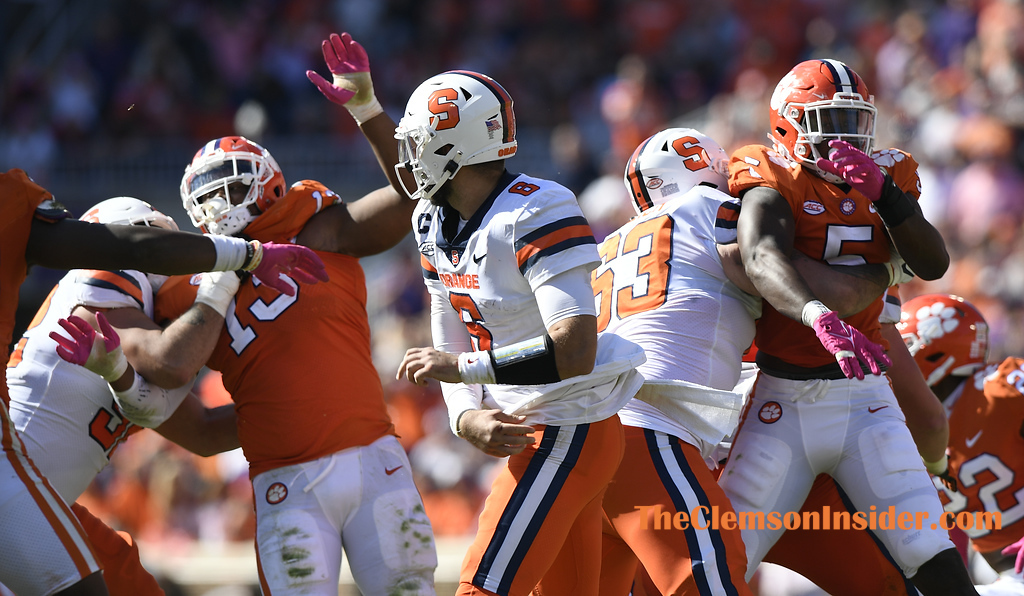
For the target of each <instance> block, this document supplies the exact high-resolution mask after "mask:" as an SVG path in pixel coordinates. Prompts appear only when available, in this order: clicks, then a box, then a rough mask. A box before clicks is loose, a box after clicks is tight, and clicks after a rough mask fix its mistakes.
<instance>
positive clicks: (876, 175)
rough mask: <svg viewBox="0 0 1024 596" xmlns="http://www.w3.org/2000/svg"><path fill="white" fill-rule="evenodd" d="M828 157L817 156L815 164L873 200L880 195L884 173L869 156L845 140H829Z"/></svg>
mask: <svg viewBox="0 0 1024 596" xmlns="http://www.w3.org/2000/svg"><path fill="white" fill-rule="evenodd" d="M828 146H829V147H831V148H832V151H829V153H828V155H829V158H828V159H825V158H824V157H819V158H818V161H817V162H815V164H816V165H817V166H818V167H819V168H821V169H822V170H825V171H826V172H829V173H832V174H835V175H836V176H839V177H840V178H842V179H843V180H845V181H846V183H847V184H849V185H850V186H852V187H853V188H855V189H856V190H857V191H858V192H860V194H862V195H864V196H865V197H867V198H869V199H871V202H872V203H873V202H875V201H877V200H878V199H880V198H881V197H882V183H883V182H884V181H885V175H884V174H882V170H881V168H879V167H878V164H876V163H875V160H873V159H871V156H870V155H868V154H866V153H864V152H863V151H861V150H860V149H858V148H856V147H854V146H853V145H851V144H849V143H847V142H846V141H839V140H836V141H829V142H828Z"/></svg>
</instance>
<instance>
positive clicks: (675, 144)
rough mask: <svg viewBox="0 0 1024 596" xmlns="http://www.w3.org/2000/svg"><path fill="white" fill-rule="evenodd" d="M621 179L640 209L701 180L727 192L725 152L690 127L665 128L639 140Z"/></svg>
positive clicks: (657, 202) (644, 208) (665, 199)
mask: <svg viewBox="0 0 1024 596" xmlns="http://www.w3.org/2000/svg"><path fill="white" fill-rule="evenodd" d="M622 181H623V182H624V183H625V184H626V192H628V193H629V196H630V197H631V198H632V199H633V208H634V209H636V212H637V213H643V212H644V211H646V210H648V209H650V208H651V207H653V206H655V205H660V204H662V203H664V202H666V201H668V200H670V199H673V198H675V197H677V196H679V195H681V194H683V193H685V192H686V191H688V190H690V189H691V188H693V187H694V186H697V185H699V184H702V185H704V186H710V187H712V188H717V189H718V190H721V191H723V192H728V182H729V155H728V154H727V153H726V152H725V149H722V146H721V145H719V144H718V143H716V142H715V141H714V140H713V139H712V138H711V137H709V136H707V135H705V134H703V133H701V132H699V131H697V130H694V129H692V128H668V129H665V130H663V131H661V132H659V133H656V134H654V135H653V136H651V137H649V138H648V139H647V140H646V141H644V142H642V143H640V145H639V146H638V147H637V148H636V151H634V152H633V155H632V157H630V158H629V161H628V162H626V173H625V175H624V176H623V179H622Z"/></svg>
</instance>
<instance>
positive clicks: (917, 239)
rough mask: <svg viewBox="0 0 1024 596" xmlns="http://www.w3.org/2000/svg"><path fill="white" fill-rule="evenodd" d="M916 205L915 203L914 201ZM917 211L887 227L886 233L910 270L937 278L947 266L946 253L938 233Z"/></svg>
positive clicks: (932, 278) (924, 276)
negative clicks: (902, 220)
mask: <svg viewBox="0 0 1024 596" xmlns="http://www.w3.org/2000/svg"><path fill="white" fill-rule="evenodd" d="M915 206H916V205H915ZM916 208H917V211H916V212H915V213H914V214H913V215H911V216H910V217H908V218H907V219H906V221H904V222H902V223H901V224H899V225H897V226H894V227H892V228H888V231H889V237H890V238H891V239H892V242H893V245H895V247H896V250H898V251H899V253H900V256H901V257H903V260H904V261H906V263H907V265H908V266H910V269H911V270H913V272H914V274H915V275H917V276H918V277H920V278H921V279H923V280H925V281H931V280H935V279H939V278H940V277H942V276H943V275H945V274H946V270H947V269H948V268H949V253H948V252H946V242H945V241H944V240H943V239H942V235H941V234H940V233H939V231H938V230H936V229H935V226H933V225H932V224H931V223H929V222H928V220H927V219H925V217H924V214H923V213H921V208H920V206H916Z"/></svg>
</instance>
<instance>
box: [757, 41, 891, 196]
mask: <svg viewBox="0 0 1024 596" xmlns="http://www.w3.org/2000/svg"><path fill="white" fill-rule="evenodd" d="M874 101H875V98H874V96H873V95H870V94H869V93H868V88H867V85H865V84H864V80H863V79H861V78H860V75H858V74H857V73H856V72H854V71H853V69H852V68H850V67H849V66H847V65H845V64H843V63H842V62H840V61H838V60H807V61H804V62H801V63H800V64H797V65H796V66H795V67H793V70H791V71H789V73H788V74H787V75H786V76H784V77H782V80H781V81H779V84H778V85H776V87H775V91H774V92H773V93H772V99H771V111H770V114H769V120H770V125H771V131H770V132H769V133H768V139H769V140H770V141H771V142H772V144H773V148H774V149H775V152H776V153H778V154H780V155H782V156H783V157H785V158H787V159H789V160H792V161H795V162H797V163H800V164H802V165H803V166H804V167H807V168H810V169H811V170H812V171H813V172H814V173H815V174H817V175H818V176H820V177H822V178H824V179H825V180H828V181H829V182H833V183H836V184H842V183H843V180H842V179H841V178H839V177H838V176H836V175H834V174H830V173H828V172H825V171H823V170H821V169H820V168H818V166H817V165H815V161H817V159H818V158H819V157H827V156H828V151H829V146H828V142H829V141H830V140H832V139H842V140H844V141H846V142H848V143H850V144H851V145H853V146H854V147H857V148H858V149H860V150H861V151H863V152H864V153H868V154H870V153H871V149H872V145H873V144H874V141H875V113H876V110H875V106H874Z"/></svg>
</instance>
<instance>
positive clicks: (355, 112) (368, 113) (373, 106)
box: [345, 95, 384, 126]
mask: <svg viewBox="0 0 1024 596" xmlns="http://www.w3.org/2000/svg"><path fill="white" fill-rule="evenodd" d="M345 108H346V109H347V110H348V113H349V114H351V115H352V118H353V119H354V120H355V121H356V124H358V125H359V126H362V125H363V122H366V121H367V120H369V119H370V118H373V117H374V116H376V115H377V114H380V113H381V112H383V111H384V108H383V107H382V106H381V105H380V102H379V101H377V96H376V95H374V96H373V99H371V100H370V101H368V102H366V103H364V104H360V105H358V106H355V107H349V106H348V104H346V105H345Z"/></svg>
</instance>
